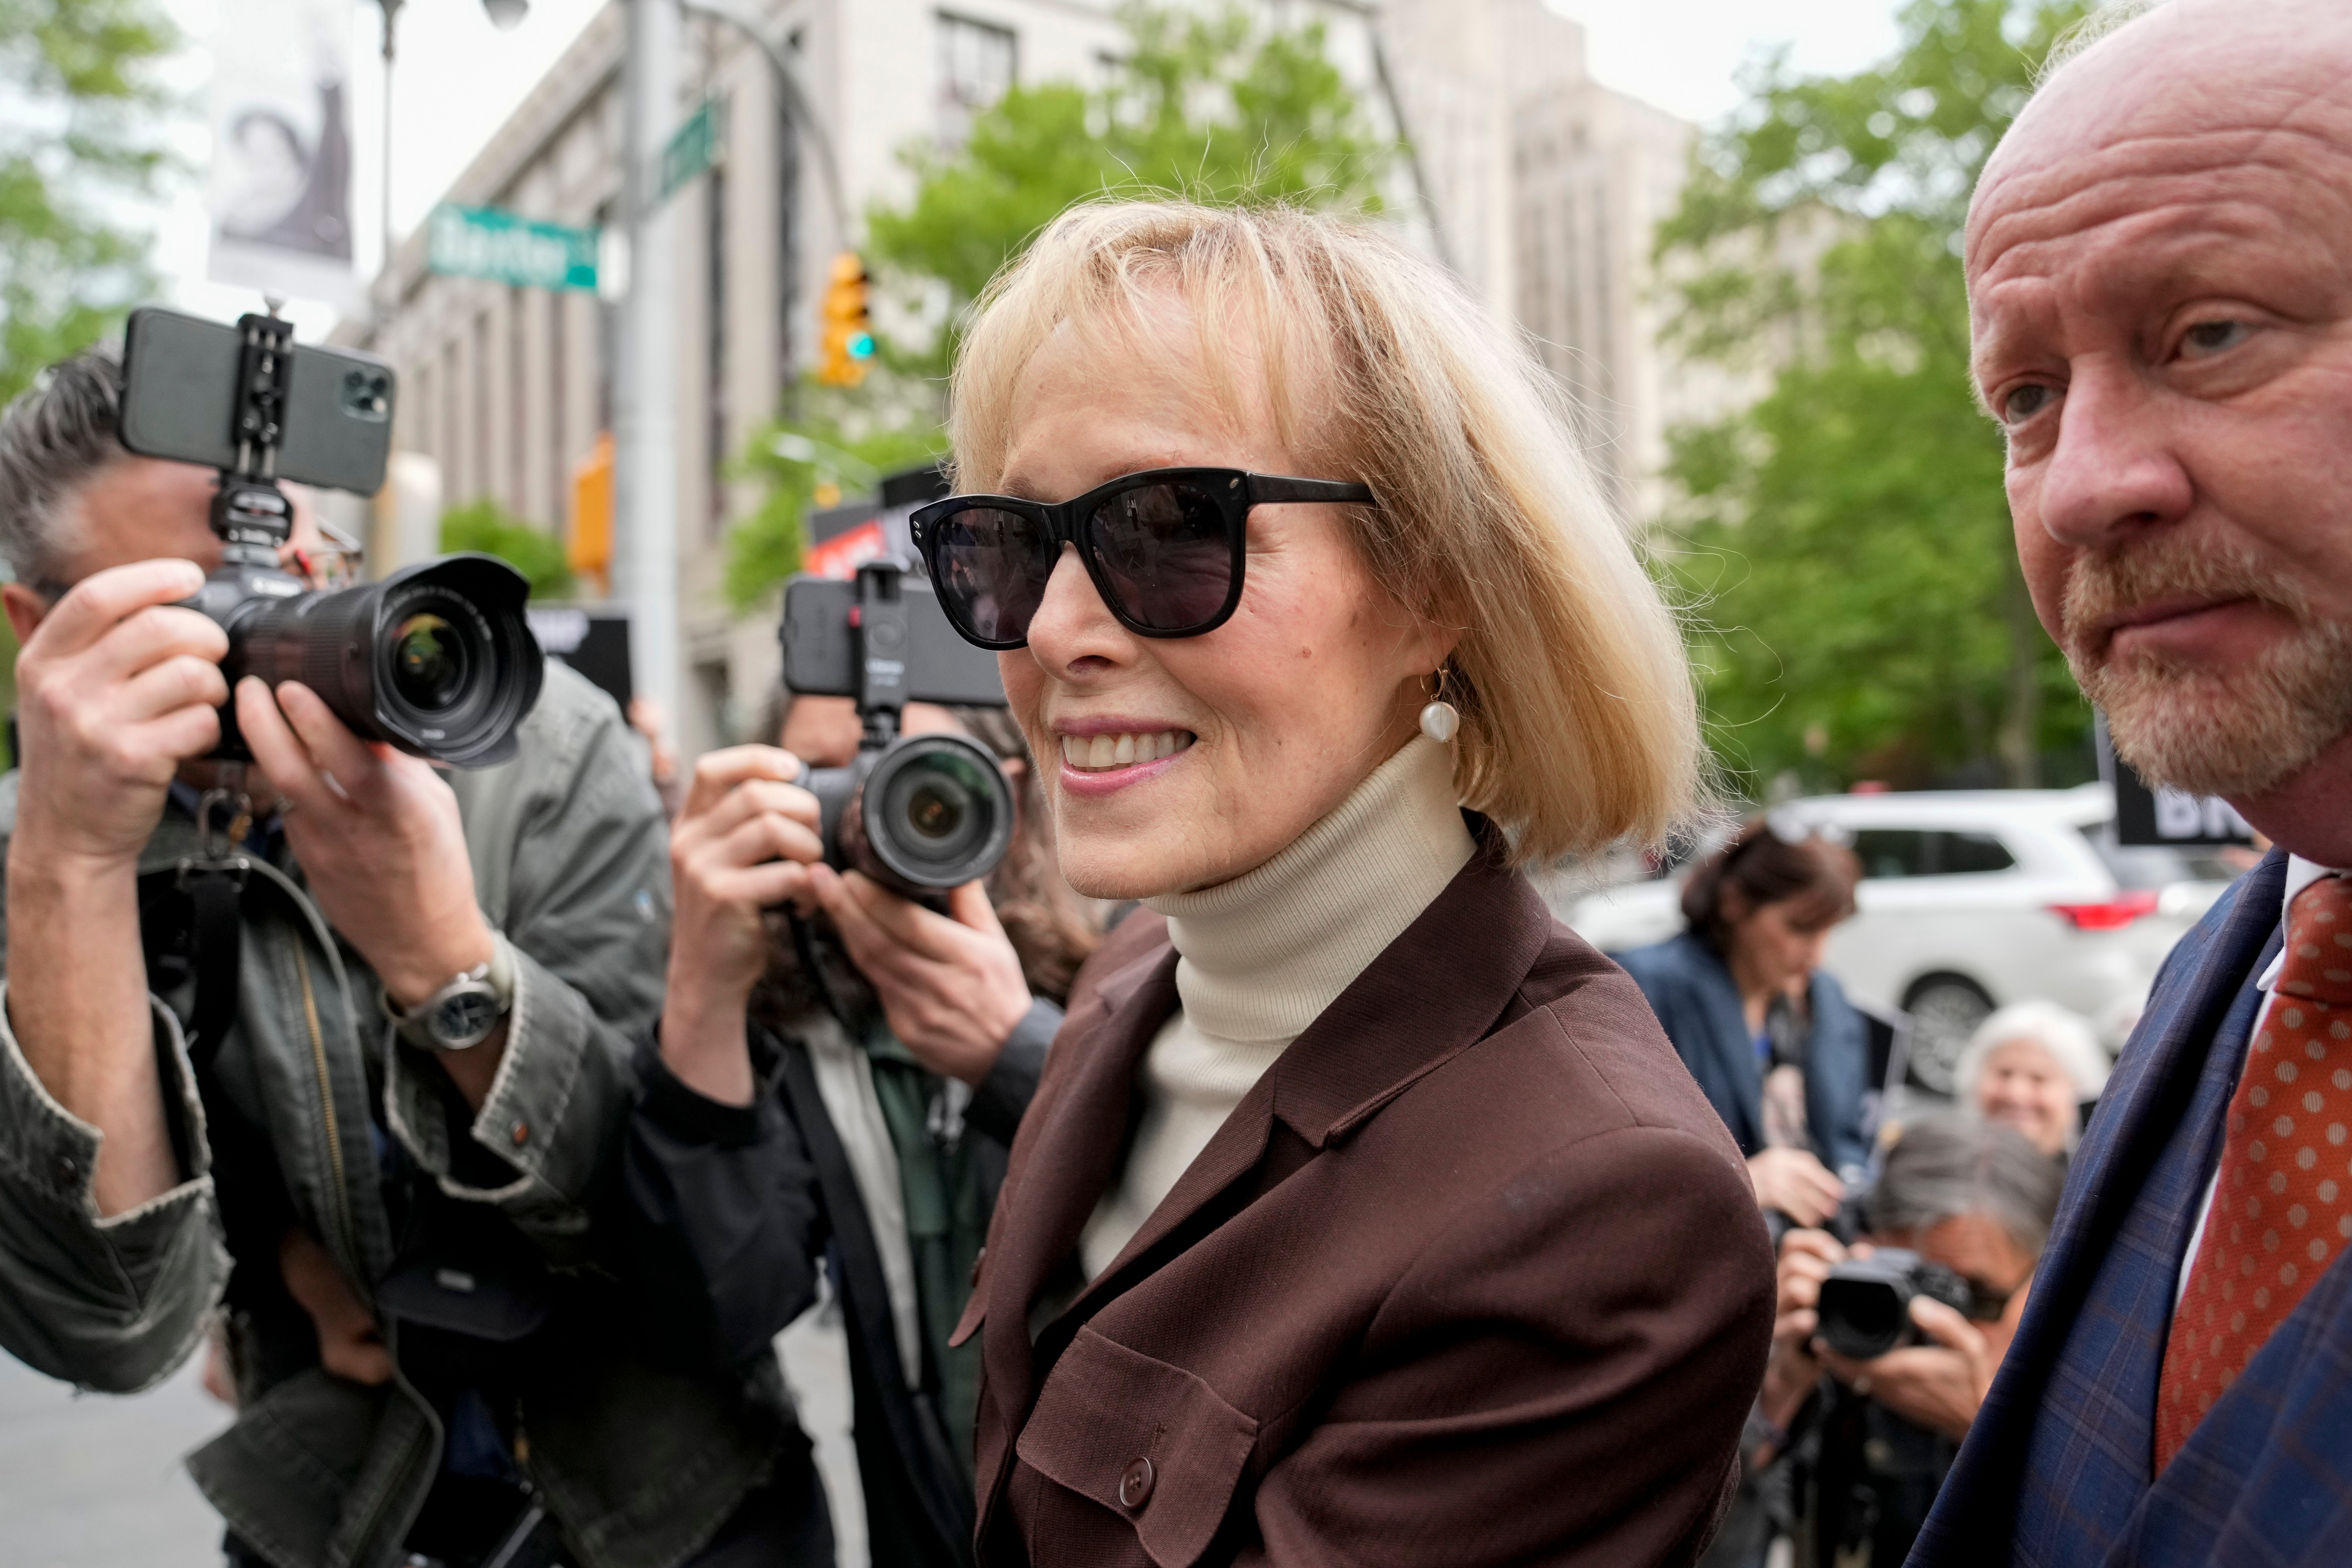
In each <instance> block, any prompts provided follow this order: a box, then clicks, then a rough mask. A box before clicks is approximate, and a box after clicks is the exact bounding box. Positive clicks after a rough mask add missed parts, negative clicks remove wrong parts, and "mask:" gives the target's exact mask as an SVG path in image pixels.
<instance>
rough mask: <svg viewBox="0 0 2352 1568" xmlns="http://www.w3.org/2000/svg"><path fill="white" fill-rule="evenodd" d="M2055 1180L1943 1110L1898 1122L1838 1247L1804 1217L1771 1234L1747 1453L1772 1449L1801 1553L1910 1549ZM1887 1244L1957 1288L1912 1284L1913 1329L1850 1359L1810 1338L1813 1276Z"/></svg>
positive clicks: (1864, 1564)
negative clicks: (1857, 1225) (1847, 1242)
mask: <svg viewBox="0 0 2352 1568" xmlns="http://www.w3.org/2000/svg"><path fill="white" fill-rule="evenodd" d="M2059 1183H2060V1169H2059V1165H2058V1163H2057V1162H2056V1161H2055V1160H2053V1159H2052V1158H2051V1157H2050V1155H2049V1154H2048V1153H2046V1152H2043V1151H2042V1150H2040V1149H2037V1148H2035V1147H2034V1146H2033V1145H2032V1143H2030V1142H2027V1141H2026V1139H2025V1138H2024V1137H2023V1136H2022V1135H2021V1134H2020V1133H2019V1132H2017V1131H2014V1130H2013V1129H2011V1128H2009V1127H2005V1126H2002V1125H2000V1123H1998V1122H1993V1121H1983V1120H1980V1119H1978V1118H1975V1117H1970V1116H1966V1115H1962V1114H1958V1113H1952V1112H1947V1113H1945V1114H1942V1115H1937V1116H1929V1117H1925V1118H1922V1119H1921V1120H1919V1121H1915V1122H1913V1123H1912V1124H1911V1125H1910V1126H1908V1127H1906V1128H1905V1129H1904V1131H1903V1135H1902V1137H1901V1138H1900V1139H1899V1140H1898V1141H1897V1142H1895V1147H1894V1148H1893V1149H1892V1150H1890V1151H1889V1152H1888V1153H1887V1156H1886V1163H1885V1169H1884V1170H1883V1171H1882V1172H1881V1173H1880V1174H1879V1178H1878V1184H1877V1185H1876V1186H1875V1187H1874V1188H1873V1189H1872V1190H1871V1193H1870V1196H1869V1198H1868V1200H1867V1201H1866V1203H1865V1204H1864V1215H1865V1219H1866V1222H1867V1229H1866V1231H1865V1232H1864V1235H1863V1237H1861V1239H1859V1240H1858V1241H1856V1242H1855V1243H1854V1245H1853V1247H1851V1248H1849V1247H1845V1246H1843V1245H1842V1244H1841V1243H1840V1242H1839V1241H1838V1240H1837V1239H1836V1238H1835V1237H1832V1236H1830V1235H1828V1234H1826V1233H1824V1232H1822V1231H1817V1230H1796V1231H1790V1233H1789V1234H1788V1236H1787V1237H1783V1238H1782V1240H1781V1243H1780V1316H1779V1319H1778V1321H1777V1323H1776V1325H1775V1327H1774V1330H1773V1337H1772V1360H1771V1363H1770V1366H1769V1369H1768V1370H1767V1371H1766V1373H1765V1376H1764V1391H1763V1393H1762V1394H1759V1395H1758V1397H1757V1402H1756V1409H1757V1418H1756V1422H1755V1424H1754V1426H1752V1427H1751V1432H1752V1433H1753V1434H1754V1435H1755V1436H1757V1437H1758V1438H1759V1440H1760V1446H1759V1450H1758V1451H1757V1452H1756V1453H1755V1454H1754V1455H1753V1458H1755V1459H1757V1460H1759V1461H1760V1462H1763V1463H1767V1464H1769V1463H1770V1462H1771V1460H1772V1459H1773V1458H1775V1457H1776V1456H1777V1455H1781V1454H1785V1455H1786V1456H1787V1462H1788V1464H1789V1467H1790V1472H1791V1473H1790V1489H1789V1491H1788V1493H1787V1495H1788V1497H1789V1499H1790V1502H1791V1503H1792V1504H1793V1507H1792V1510H1791V1518H1790V1521H1789V1522H1790V1523H1791V1524H1793V1526H1794V1530H1795V1534H1796V1537H1797V1541H1798V1561H1799V1562H1800V1563H1803V1564H1805V1565H1806V1568H1813V1565H1814V1564H1819V1565H1820V1568H1830V1565H1831V1564H1832V1563H1836V1564H1838V1565H1839V1568H1895V1565H1898V1564H1900V1563H1902V1562H1903V1559H1904V1556H1905V1554H1906V1553H1907V1552H1909V1551H1910V1550H1911V1542H1912V1540H1913V1538H1914V1537H1915V1536H1916V1534H1917V1533H1918V1530H1919V1525H1920V1521H1922V1520H1924V1519H1926V1518H1927V1508H1928V1505H1929V1504H1930V1503H1932V1502H1934V1501H1935V1499H1936V1491H1937V1488H1938V1487H1939V1486H1941V1485H1942V1484H1943V1479H1944V1476H1945V1473H1946V1472H1947V1471H1948V1470H1949V1469H1950V1468H1951V1465H1952V1456H1953V1454H1954V1452H1955V1451H1956V1449H1957V1447H1958V1443H1959V1441H1960V1439H1961V1438H1963V1437H1965V1436H1968V1431H1969V1423H1970V1422H1972V1421H1973V1420H1974V1419H1975V1417H1976V1413H1977V1408H1978V1406H1979V1405H1980V1404H1981V1403H1982V1402H1983V1400H1984V1394H1985V1389H1986V1386H1987V1385H1988V1384H1990V1383H1991V1381H1992V1375H1993V1371H1994V1369H1995V1368H1996V1367H1998V1366H1999V1365H2000V1359H2001V1354H2002V1352H2004V1351H2006V1350H2007V1349H2008V1347H2009V1343H2010V1339H2011V1335H2012V1334H2014V1333H2015V1331H2016V1329H2017V1321H2018V1318H2019V1316H2020V1314H2021V1313H2022V1311H2023V1310H2024V1307H2025V1300H2026V1294H2027V1285H2028V1283H2029V1281H2030V1280H2031V1279H2032V1274H2033V1266H2034V1262H2035V1260H2036V1259H2037V1258H2040V1257H2041V1256H2042V1247H2043V1245H2044V1244H2045V1243H2046V1242H2047V1241H2048V1240H2049V1237H2050V1221H2051V1216H2052V1215H2054V1214H2055V1213H2056V1212H2057V1209H2058V1188H2059ZM1886 1247H1901V1248H1905V1249H1906V1250H1908V1251H1910V1252H1914V1253H1916V1254H1917V1256H1918V1257H1919V1258H1920V1259H1921V1260H1922V1261H1924V1262H1925V1263H1927V1264H1929V1265H1933V1266H1937V1267H1940V1268H1944V1269H1948V1270H1949V1271H1950V1275H1951V1276H1952V1277H1954V1278H1955V1279H1956V1280H1957V1283H1958V1286H1959V1287H1960V1289H1961V1290H1962V1291H1964V1292H1965V1294H1966V1296H1967V1299H1968V1303H1969V1304H1968V1307H1967V1310H1959V1309H1958V1308H1955V1307H1953V1306H1952V1305H1949V1304H1948V1303H1947V1302H1945V1301H1941V1300H1936V1299H1935V1298H1934V1297H1933V1296H1932V1295H1928V1294H1921V1295H1917V1296H1914V1297H1913V1298H1912V1299H1911V1301H1910V1303H1909V1308H1908V1310H1909V1313H1910V1319H1911V1331H1910V1333H1909V1336H1908V1337H1909V1338H1910V1339H1911V1340H1912V1341H1913V1342H1912V1343H1909V1344H1906V1345H1904V1346H1903V1347H1901V1348H1899V1349H1895V1350H1890V1351H1888V1352H1885V1354H1883V1355H1880V1356H1876V1357H1874V1358H1872V1359H1870V1360H1868V1361H1853V1360H1850V1359H1848V1358H1847V1357H1845V1356H1842V1355H1839V1354H1838V1353H1837V1352H1835V1351H1833V1350H1832V1349H1831V1348H1830V1347H1829V1346H1828V1345H1826V1344H1824V1343H1823V1342H1822V1339H1821V1335H1820V1331H1821V1326H1822V1325H1821V1314H1820V1310H1819V1309H1820V1306H1821V1293H1822V1281H1823V1280H1825V1279H1828V1278H1829V1277H1830V1275H1831V1272H1832V1270H1833V1269H1834V1268H1837V1266H1838V1265H1840V1264H1842V1263H1844V1262H1846V1261H1847V1260H1848V1259H1849V1258H1852V1259H1861V1258H1869V1257H1871V1256H1873V1254H1874V1253H1875V1252H1877V1251H1878V1250H1879V1249H1882V1248H1886ZM1766 1490H1767V1491H1768V1492H1772V1493H1778V1492H1779V1490H1780V1489H1778V1488H1767V1489H1766ZM1758 1533H1759V1534H1760V1533H1761V1532H1760V1531H1759V1532H1758ZM1728 1534H1729V1532H1728V1531H1727V1535H1728ZM1756 1544H1757V1545H1758V1546H1759V1547H1760V1545H1761V1542H1760V1541H1759V1542H1757V1543H1756ZM1759 1559H1760V1552H1759ZM1727 1561H1728V1560H1727Z"/></svg>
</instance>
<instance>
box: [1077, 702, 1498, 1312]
mask: <svg viewBox="0 0 2352 1568" xmlns="http://www.w3.org/2000/svg"><path fill="white" fill-rule="evenodd" d="M1473 848H1474V845H1473V842H1472V840H1471V837H1470V830H1469V829H1468V828H1467V827H1466V826H1464V824H1463V821H1462V813H1461V812H1460V810H1459V809H1458V808H1457V805H1456V803H1455V800H1454V753H1453V750H1452V748H1450V747H1447V746H1443V745H1440V744H1438V743H1437V742H1434V741H1432V740H1430V739H1429V738H1427V737H1426V736H1423V735H1415V736H1414V737H1413V738H1412V741H1410V742H1407V743H1406V745H1405V747H1404V749H1403V750H1402V751H1400V752H1397V754H1396V755H1395V756H1393V757H1391V758H1390V759H1389V760H1388V761H1387V762H1385V763H1381V765H1380V767H1379V768H1377V769H1375V770H1374V771H1373V773H1372V775H1371V776H1370V778H1368V779H1366V780H1365V781H1364V782H1363V783H1362V784H1358V785H1357V786H1356V788H1355V790H1354V791H1353V792H1352V793H1351V794H1350V795H1349V796H1348V798H1347V799H1346V800H1344V801H1341V802H1340V803H1339V806H1338V808H1337V809H1335V810H1334V811H1333V812H1332V813H1331V814H1330V815H1329V816H1326V817H1324V818H1323V819H1322V820H1321V821H1319V822H1318V823H1316V824H1315V825H1314V826H1312V827H1309V828H1308V829H1307V831H1306V832H1304V833H1302V834H1300V835H1299V836H1298V837H1297V839H1295V840H1293V841H1292V843H1291V844H1290V846H1289V847H1287V848H1286V849H1284V850H1283V851H1282V852H1281V853H1280V854H1278V855H1276V857H1275V858H1273V859H1271V860H1268V861H1267V862H1266V863H1265V865H1263V866H1260V867H1259V868H1256V869H1255V870H1254V871H1250V872H1247V873H1245V874H1244V875H1243V876H1239V877H1236V878H1234V879H1233V880H1232V881H1230V882H1220V883H1219V884H1217V885H1216V886H1215V887H1213V888H1204V889H1201V890H1200V891H1198V892H1192V893H1171V894H1167V895H1165V896H1164V897H1161V898H1157V899H1148V900H1145V902H1146V903H1147V904H1148V905H1149V906H1150V908H1152V909H1154V910H1158V911H1159V912H1160V913H1161V914H1163V915H1165V916H1167V917H1168V934H1169V936H1170V937H1171V939H1172V940H1173V941H1174V942H1175V944H1176V952H1177V953H1178V958H1177V963H1176V994H1177V997H1178V1000H1179V1006H1178V1010H1177V1012H1176V1014H1175V1016H1172V1017H1171V1018H1170V1019H1169V1020H1168V1022H1167V1023H1166V1024H1164V1025H1162V1026H1161V1027H1160V1033H1159V1034H1158V1035H1157V1036H1156V1037H1154V1038H1153V1039H1152V1042H1151V1047H1150V1050H1148V1051H1147V1052H1146V1053H1145V1054H1144V1058H1143V1064H1142V1067H1141V1068H1140V1069H1139V1071H1138V1073H1137V1077H1136V1089H1137V1091H1138V1093H1139V1095H1140V1096H1141V1097H1142V1101H1143V1115H1142V1119H1141V1121H1139V1123H1138V1125H1137V1127H1136V1132H1135V1142H1134V1143H1133V1145H1132V1146H1131V1147H1130V1148H1129V1150H1128V1155H1127V1164H1126V1166H1125V1167H1124V1168H1123V1169H1122V1170H1121V1171H1120V1172H1119V1174H1118V1182H1117V1183H1116V1184H1114V1185H1113V1186H1112V1187H1111V1188H1110V1190H1109V1191H1108V1192H1107V1193H1105V1194H1103V1196H1102V1201H1101V1202H1100V1203H1099V1204H1097V1205H1095V1212H1094V1215H1093V1216H1092V1217H1091V1218H1089V1219H1088V1220H1087V1227H1086V1230H1085V1231H1084V1232H1083V1233H1082V1234H1081V1235H1080V1237H1079V1238H1078V1258H1079V1261H1080V1262H1081V1263H1082V1264H1083V1265H1084V1266H1085V1268H1086V1271H1087V1279H1093V1278H1094V1277H1095V1276H1096V1275H1097V1274H1100V1273H1101V1272H1102V1271H1103V1270H1104V1269H1105V1268H1108V1267H1109V1266H1110V1264H1111V1262H1112V1261H1113V1260H1114V1259H1115V1258H1118V1254H1119V1250H1120V1249H1121V1248H1122V1247H1125V1246H1126V1245H1127V1244H1128V1241H1129V1238H1131V1237H1133V1236H1134V1235H1135V1233H1136V1232H1137V1231H1139V1230H1140V1229H1141V1228H1142V1227H1143V1222H1144V1220H1145V1219H1146V1218H1148V1217H1149V1216H1150V1214H1151V1211H1152V1210H1153V1209H1155V1208H1157V1207H1159V1206H1160V1200H1161V1199H1163V1198H1165V1197H1166V1196H1167V1195H1168V1193H1169V1189H1171V1187H1173V1186H1175V1184H1176V1179H1177V1178H1178V1177H1179V1176H1181V1175H1182V1174H1183V1173H1184V1169H1185V1167H1186V1166H1188V1165H1190V1164H1191V1163H1192V1161H1193V1160H1194V1158H1195V1157H1197V1156H1198V1155H1199V1154H1200V1152H1201V1151H1202V1149H1203V1148H1204V1147H1206V1146H1207V1144H1208V1142H1209V1140H1210V1139H1211V1138H1212V1137H1213V1136H1214V1135H1215V1133H1216V1131H1217V1129H1218V1128H1219V1127H1222V1126H1223V1125H1224V1121H1225V1118H1226V1117H1227V1116H1228V1115H1230V1114H1231V1113H1232V1111H1233V1109H1234V1106H1235V1105H1237V1104H1239V1103H1240V1102H1241V1099H1242V1096H1244V1095H1245V1094H1247V1093H1248V1092H1249V1091H1250V1088H1251V1086H1252V1085H1254V1084H1255V1083H1256V1082H1257V1080H1258V1077H1259V1075H1260V1074H1262V1073H1264V1072H1265V1069H1266V1068H1269V1067H1271V1066H1273V1065H1274V1059H1275V1058H1276V1057H1278V1056H1280V1055H1282V1053H1283V1051H1284V1050H1285V1049H1286V1048H1287V1047H1288V1046H1289V1045H1290V1042H1291V1041H1293V1040H1295V1039H1297V1037H1299V1036H1300V1035H1301V1034H1303V1033H1305V1032H1306V1029H1307V1025H1309V1024H1311V1023H1313V1022H1314V1021H1315V1020H1316V1018H1317V1017H1318V1016H1320V1015H1321V1014H1322V1012H1323V1010H1324V1009H1325V1008H1326V1007H1328V1006H1329V1005H1331V1004H1332V1003H1333V1002H1335V1001H1337V1000H1339V993H1341V992H1342V991H1345V990H1346V989H1347V988H1348V986H1349V984H1350V983H1352V982H1353V981H1354V980H1355V978H1356V976H1357V975H1359V974H1360V973H1363V972H1364V971H1365V969H1367V968H1368V967H1370V964H1371V962H1372V960H1374V959H1375V958H1378V957H1379V956H1380V955H1381V951H1382V950H1383V949H1385V948H1386V947H1387V946H1388V945H1389V943H1391V942H1394V941H1395V940H1396V939H1397V938H1398V937H1399V936H1400V935H1402V934H1403V931H1404V929H1405V927H1407V926H1409V925H1411V924H1412V922H1413V921H1414V920H1415V919H1417V918H1418V917H1419V916H1420V914H1421V911H1422V910H1425V909H1427V908H1428V907H1429V905H1430V903H1431V902H1432V901H1433V900H1435V899H1436V897H1437V895H1438V894H1439V893H1441V892H1443V891H1444V889H1445V886H1446V884H1447V883H1449V882H1451V881H1452V880H1453V879H1454V873H1455V872H1457V871H1459V870H1461V869H1462V866H1463V863H1464V862H1465V861H1466V860H1468V859H1469V858H1470V855H1471V851H1472V849H1473Z"/></svg>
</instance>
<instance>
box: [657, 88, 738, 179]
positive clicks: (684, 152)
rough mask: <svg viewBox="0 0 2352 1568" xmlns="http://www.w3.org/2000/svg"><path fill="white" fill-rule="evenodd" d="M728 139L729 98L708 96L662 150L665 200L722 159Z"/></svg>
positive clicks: (662, 176)
mask: <svg viewBox="0 0 2352 1568" xmlns="http://www.w3.org/2000/svg"><path fill="white" fill-rule="evenodd" d="M726 142H727V100H725V99H724V98H715V97H714V98H706V99H704V100H702V106H701V107H700V108H699V109H697V110H695V111H694V112H693V113H692V114H689V115H688V116H687V119H686V123H685V124H683V125H681V126H679V127H678V128H677V134H675V135H673V136H672V137H671V138H670V139H669V145H667V146H666V147H664V148H663V149H662V155H661V194H662V200H664V201H667V200H669V198H670V196H671V195H673V194H674V193H676V191H677V188H678V187H679V186H680V185H682V184H686V183H687V182H688V180H691V179H693V178H694V177H695V176H696V175H697V174H701V173H702V172H703V171H704V170H706V169H708V168H709V167H710V166H711V165H712V164H713V163H717V162H719V153H720V152H721V151H722V150H723V149H724V147H725V146H726Z"/></svg>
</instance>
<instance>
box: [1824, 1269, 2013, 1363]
mask: <svg viewBox="0 0 2352 1568" xmlns="http://www.w3.org/2000/svg"><path fill="white" fill-rule="evenodd" d="M1915 1296H1926V1297H1927V1298H1929V1299H1930V1300H1937V1301H1941V1302H1942V1303H1944V1305H1946V1306H1947V1307H1949V1308H1951V1309H1952V1310H1954V1311H1956V1312H1960V1313H1964V1314H1965V1313H1969V1312H1970V1311H1971V1310H1972V1309H1973V1307H1974V1305H1975V1300H1976V1292H1975V1291H1973V1290H1971V1289H1969V1282H1968V1281H1967V1280H1966V1279H1961V1278H1960V1276H1959V1275H1958V1274H1957V1273H1954V1272H1953V1271H1952V1270H1951V1269H1949V1268H1945V1267H1944V1266H1943V1265H1942V1264H1940V1263H1930V1262H1929V1261H1927V1259H1926V1258H1922V1257H1920V1256H1919V1255H1918V1254H1917V1253H1916V1252H1909V1251H1906V1250H1905V1249H1904V1248H1902V1247H1881V1248H1880V1249H1879V1250H1877V1251H1875V1252H1873V1253H1872V1254H1871V1255H1870V1256H1869V1257H1867V1258H1848V1259H1847V1260H1846V1261H1845V1262H1843V1263H1841V1264H1839V1265H1837V1266H1836V1267H1835V1268H1832V1269H1831V1270H1830V1277H1829V1278H1828V1279H1824V1280H1822V1298H1821V1304H1820V1309H1819V1313H1820V1320H1821V1336H1822V1339H1823V1340H1824V1341H1826V1342H1828V1344H1829V1347H1830V1349H1832V1350H1833V1351H1835V1352H1837V1353H1838V1354H1840V1355H1842V1356H1844V1357H1846V1358H1847V1359H1849V1360H1852V1361H1869V1360H1871V1359H1872V1358H1874V1357H1876V1356H1883V1355H1885V1353H1886V1352H1888V1351H1891V1350H1899V1349H1901V1348H1902V1347H1903V1346H1905V1345H1908V1344H1916V1343H1918V1342H1920V1341H1921V1339H1922V1337H1923V1336H1922V1335H1921V1334H1920V1332H1919V1329H1918V1326H1917V1325H1916V1324H1915V1323H1914V1322H1912V1321H1911V1300H1912V1298H1913V1297H1915Z"/></svg>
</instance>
